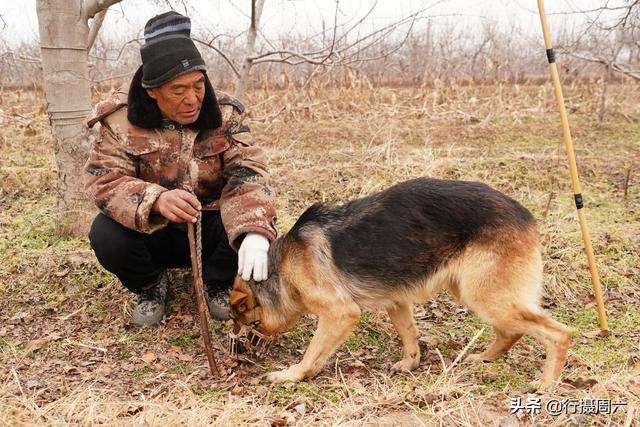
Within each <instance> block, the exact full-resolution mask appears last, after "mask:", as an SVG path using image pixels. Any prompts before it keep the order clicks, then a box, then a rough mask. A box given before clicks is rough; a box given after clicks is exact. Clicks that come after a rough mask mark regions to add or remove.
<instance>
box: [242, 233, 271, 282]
mask: <svg viewBox="0 0 640 427" xmlns="http://www.w3.org/2000/svg"><path fill="white" fill-rule="evenodd" d="M268 252H269V239H267V238H266V237H264V236H263V235H261V234H258V233H247V235H246V236H245V238H244V240H243V241H242V244H241V245H240V250H239V251H238V274H241V275H242V279H243V280H249V279H251V272H252V271H253V280H255V281H256V282H261V281H263V280H267V276H268V271H269V270H268V267H269V265H268V255H267V254H268Z"/></svg>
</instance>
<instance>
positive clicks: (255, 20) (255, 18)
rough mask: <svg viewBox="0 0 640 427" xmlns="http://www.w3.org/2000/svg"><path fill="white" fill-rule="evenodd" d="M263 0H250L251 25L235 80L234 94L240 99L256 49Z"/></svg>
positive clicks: (243, 94)
mask: <svg viewBox="0 0 640 427" xmlns="http://www.w3.org/2000/svg"><path fill="white" fill-rule="evenodd" d="M264 2H265V0H251V25H250V26H249V32H248V33H247V44H246V46H245V51H244V61H243V62H242V69H241V70H240V77H239V78H238V80H237V83H236V90H235V94H234V96H235V97H236V98H238V99H239V100H240V101H244V97H245V95H246V92H247V83H248V81H249V76H250V74H251V67H252V66H253V60H252V59H251V57H252V56H253V54H254V52H255V50H256V38H257V37H258V26H259V25H260V17H261V16H262V9H263V8H264Z"/></svg>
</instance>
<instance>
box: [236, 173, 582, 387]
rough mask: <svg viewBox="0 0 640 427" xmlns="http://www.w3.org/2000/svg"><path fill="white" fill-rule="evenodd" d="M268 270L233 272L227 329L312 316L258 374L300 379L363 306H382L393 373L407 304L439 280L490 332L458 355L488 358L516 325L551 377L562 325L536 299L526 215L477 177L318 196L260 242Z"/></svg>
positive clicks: (537, 260) (534, 256)
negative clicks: (280, 231)
mask: <svg viewBox="0 0 640 427" xmlns="http://www.w3.org/2000/svg"><path fill="white" fill-rule="evenodd" d="M269 270H270V271H269V278H268V279H267V280H265V281H263V282H253V281H248V282H245V281H243V280H242V279H241V278H240V277H239V276H238V277H236V280H235V282H234V286H233V289H232V291H231V296H230V307H229V311H230V315H231V318H232V319H233V320H234V322H235V326H234V327H235V328H236V330H237V329H238V328H240V327H242V325H252V326H253V327H254V330H255V331H257V332H258V333H259V335H262V336H272V335H275V334H278V333H280V332H283V331H286V330H287V329H288V328H289V327H291V325H292V324H293V323H294V322H295V321H296V320H298V319H299V318H300V317H301V316H302V315H304V314H307V313H313V314H316V315H317V316H318V325H317V329H316V332H315V334H314V336H313V338H312V340H311V343H310V344H309V347H308V349H307V351H306V353H305V355H304V357H303V359H302V361H301V362H300V363H298V364H295V365H292V366H290V367H289V368H287V369H284V370H282V371H277V372H272V373H269V374H268V375H267V378H268V380H269V381H271V382H282V381H287V380H289V381H301V380H302V379H304V378H307V377H311V376H313V375H315V374H316V373H318V372H319V371H320V370H321V369H322V367H323V366H324V364H325V363H326V361H327V359H328V358H329V357H331V356H332V355H333V353H334V352H335V351H336V349H337V348H338V347H339V346H340V345H341V344H342V343H343V342H344V341H345V340H346V339H347V337H348V336H349V334H351V332H352V331H353V329H354V326H355V324H356V321H357V320H358V317H359V316H360V313H361V312H362V310H371V309H376V308H385V309H386V311H387V313H389V317H390V319H391V322H392V323H393V325H394V326H395V328H396V330H397V331H398V334H399V335H400V339H401V341H402V345H403V357H402V360H400V361H399V362H397V363H396V364H395V365H393V368H392V369H393V370H394V371H409V370H412V369H415V368H416V367H417V366H418V364H419V362H420V348H419V346H418V330H417V328H416V324H415V322H414V318H413V314H412V310H413V304H414V303H420V302H424V301H426V300H427V299H429V298H432V297H434V296H435V295H437V294H438V293H439V292H441V291H443V290H448V291H449V292H450V293H451V294H452V295H453V296H454V297H455V298H456V300H457V301H459V302H460V303H462V304H464V305H465V306H467V307H468V308H469V309H471V310H472V311H474V312H475V313H476V314H477V315H478V316H479V317H480V318H481V319H482V320H484V321H485V322H487V323H488V324H490V325H491V326H492V327H493V328H494V331H495V335H496V337H495V341H494V342H493V343H492V344H491V345H489V347H488V348H487V349H486V350H485V351H483V352H482V353H479V354H472V355H469V356H468V357H467V360H468V361H494V360H496V359H498V358H499V357H500V356H502V355H503V354H504V353H505V352H507V351H508V350H509V349H510V348H511V346H513V345H514V344H515V343H516V341H518V340H519V339H520V337H522V336H523V335H524V334H529V335H531V336H533V337H534V338H535V339H536V340H538V341H540V342H541V343H542V344H543V345H544V346H545V348H546V361H545V365H544V370H543V374H542V379H541V382H542V383H543V384H545V385H550V384H552V383H554V382H555V381H556V380H557V379H558V377H559V376H560V372H561V371H562V368H563V366H564V363H565V361H566V358H567V351H568V348H569V345H570V341H571V329H570V328H568V327H566V326H565V325H563V324H561V323H559V322H557V321H555V320H553V319H551V318H550V317H549V316H548V315H547V314H545V313H544V312H543V311H542V310H541V308H540V299H541V293H542V287H543V284H542V257H541V254H540V243H539V241H538V231H537V226H536V221H535V219H534V217H533V216H532V215H531V213H530V212H529V211H528V210H527V209H526V208H524V207H523V206H522V205H520V204H519V203H518V202H516V201H515V200H513V199H511V198H509V197H507V196H506V195H504V194H502V193H500V192H499V191H497V190H494V189H492V188H490V187H489V186H487V185H485V184H482V183H478V182H465V181H448V180H438V179H428V178H419V179H414V180H410V181H406V182H402V183H400V184H397V185H394V186H392V187H390V188H388V189H386V190H384V191H382V192H379V193H375V194H372V195H370V196H368V197H364V198H361V199H357V200H353V201H350V202H347V203H345V204H342V205H337V206H328V205H325V204H321V203H317V204H315V205H313V206H311V207H310V208H309V209H307V210H306V211H305V212H304V213H303V214H302V216H300V218H299V219H298V221H297V222H296V223H295V225H294V226H293V227H292V228H291V230H290V231H289V232H288V233H287V234H285V235H283V236H281V237H279V238H278V239H277V240H275V241H274V242H273V243H272V244H271V247H270V249H269Z"/></svg>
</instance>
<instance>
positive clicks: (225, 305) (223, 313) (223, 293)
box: [204, 289, 231, 321]
mask: <svg viewBox="0 0 640 427" xmlns="http://www.w3.org/2000/svg"><path fill="white" fill-rule="evenodd" d="M229 294H230V290H229V289H224V290H218V289H216V290H209V289H206V290H205V292H204V297H205V298H204V299H205V301H206V302H207V308H208V309H209V314H210V315H211V317H212V318H213V319H215V320H220V321H225V320H229V319H231V317H229Z"/></svg>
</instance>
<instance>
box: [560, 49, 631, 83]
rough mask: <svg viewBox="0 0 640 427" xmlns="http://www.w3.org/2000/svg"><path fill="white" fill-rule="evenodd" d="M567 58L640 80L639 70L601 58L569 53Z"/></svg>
mask: <svg viewBox="0 0 640 427" xmlns="http://www.w3.org/2000/svg"><path fill="white" fill-rule="evenodd" d="M569 56H572V57H574V58H577V59H581V60H583V61H587V62H594V63H596V64H602V65H605V66H607V67H609V68H610V69H612V70H613V71H617V72H619V73H622V74H624V75H626V76H629V77H631V78H634V79H636V80H640V70H633V69H629V68H628V66H627V65H625V64H619V63H617V62H611V61H607V60H605V59H603V58H594V57H588V56H584V55H580V54H576V53H569Z"/></svg>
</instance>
